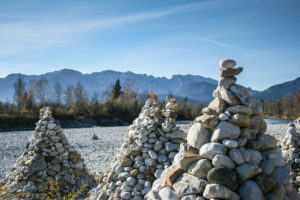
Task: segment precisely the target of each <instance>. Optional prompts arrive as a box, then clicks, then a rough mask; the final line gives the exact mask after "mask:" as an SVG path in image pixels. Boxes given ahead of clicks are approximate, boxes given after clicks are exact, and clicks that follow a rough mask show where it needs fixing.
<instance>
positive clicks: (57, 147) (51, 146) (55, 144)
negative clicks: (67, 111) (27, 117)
mask: <svg viewBox="0 0 300 200" xmlns="http://www.w3.org/2000/svg"><path fill="white" fill-rule="evenodd" d="M50 181H51V182H52V185H54V186H55V187H58V188H59V192H60V193H61V194H62V195H66V194H70V193H71V192H76V191H79V190H80V189H83V188H88V189H89V188H90V187H91V186H92V184H93V183H94V182H95V181H94V178H93V177H92V176H90V175H89V174H88V173H87V169H86V168H85V165H84V162H83V160H82V159H81V155H80V154H79V153H77V152H76V151H75V149H74V147H71V146H70V144H69V143H68V140H67V139H66V137H65V135H64V133H63V130H62V129H61V128H60V126H59V125H57V124H56V123H55V122H54V119H53V118H52V114H51V111H50V108H49V107H44V108H42V109H41V110H40V120H39V121H38V122H37V123H36V128H35V131H34V133H33V138H32V139H31V141H30V142H28V143H27V144H26V149H25V151H24V152H23V154H22V155H21V156H20V157H19V158H18V159H17V161H16V163H15V165H14V166H13V168H12V171H11V172H10V173H9V174H8V175H7V176H6V178H5V179H3V180H2V181H1V183H2V184H4V189H7V192H8V193H17V192H28V193H31V194H32V197H31V198H30V199H36V198H37V199H40V198H45V197H49V191H50V190H51V189H50V188H49V186H50ZM56 184H57V185H56ZM50 193H51V192H50ZM54 197H55V196H53V198H54Z"/></svg>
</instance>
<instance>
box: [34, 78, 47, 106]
mask: <svg viewBox="0 0 300 200" xmlns="http://www.w3.org/2000/svg"><path fill="white" fill-rule="evenodd" d="M47 89H48V80H47V79H45V78H40V79H39V80H38V81H37V82H36V98H37V99H38V100H39V103H40V104H44V103H46V94H47Z"/></svg>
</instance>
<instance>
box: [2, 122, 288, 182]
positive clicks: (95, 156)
mask: <svg viewBox="0 0 300 200" xmlns="http://www.w3.org/2000/svg"><path fill="white" fill-rule="evenodd" d="M181 126H182V128H184V129H186V128H187V126H188V125H187V124H186V123H185V124H181ZM287 127H288V125H287V124H268V131H267V133H268V134H271V135H274V136H275V137H276V138H277V139H279V140H280V139H282V137H283V136H284V134H285V132H286V129H287ZM64 132H65V135H66V136H67V138H68V140H69V142H70V144H71V145H73V146H75V148H76V149H77V150H78V151H79V153H81V155H82V157H83V158H84V160H85V164H86V165H87V167H88V168H89V169H91V170H95V171H96V172H104V171H105V170H106V168H107V167H108V166H109V164H110V161H111V159H112V158H113V155H114V153H115V152H116V150H117V149H118V148H119V147H120V146H121V144H122V142H123V137H124V136H125V135H126V134H128V126H119V127H93V128H76V129H65V130H64ZM94 133H95V134H96V135H97V136H98V137H99V140H92V139H91V138H92V135H93V134H94ZM31 135H32V131H15V132H1V133H0V179H2V178H4V177H5V175H6V174H8V172H9V171H10V169H11V167H12V166H13V165H14V163H15V161H16V159H17V157H18V156H19V155H21V154H22V152H23V151H24V149H25V144H26V143H27V141H28V139H29V138H30V137H31Z"/></svg>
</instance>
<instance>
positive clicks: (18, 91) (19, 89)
mask: <svg viewBox="0 0 300 200" xmlns="http://www.w3.org/2000/svg"><path fill="white" fill-rule="evenodd" d="M14 89H15V95H14V96H15V101H16V104H17V107H18V110H19V111H21V110H22V108H23V106H24V94H25V82H24V80H23V77H22V76H21V75H19V77H18V79H17V81H16V82H14Z"/></svg>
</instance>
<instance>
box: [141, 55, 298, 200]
mask: <svg viewBox="0 0 300 200" xmlns="http://www.w3.org/2000/svg"><path fill="white" fill-rule="evenodd" d="M235 65H236V63H235V61H233V60H222V61H221V62H220V66H221V69H220V74H221V77H220V80H219V83H218V87H217V89H216V90H215V91H214V93H213V96H214V100H213V101H212V102H211V103H210V104H209V105H208V107H206V108H204V109H203V110H202V112H203V115H201V116H200V117H197V118H196V120H195V122H194V124H193V125H192V126H191V128H190V129H189V131H188V135H187V144H186V145H181V146H180V150H179V153H178V154H177V155H176V156H175V158H174V161H173V164H172V166H170V167H169V168H167V169H166V170H164V172H163V173H162V174H161V178H159V179H157V180H155V181H154V183H153V186H152V190H151V191H150V192H149V193H148V194H147V195H146V196H145V199H147V200H179V199H181V200H204V199H210V200H213V199H215V200H216V199H226V200H239V199H242V200H265V199H266V200H271V199H276V200H277V199H281V200H282V199H284V200H288V199H290V200H295V199H298V198H299V197H298V196H297V195H298V194H297V192H296V191H295V189H293V187H292V185H291V183H290V182H289V180H290V174H289V170H288V169H287V168H286V167H285V162H284V159H283V157H282V154H281V149H280V148H279V147H277V140H276V138H275V137H273V136H271V135H268V134H264V133H265V132H266V130H267V125H266V123H265V121H264V119H263V118H262V117H261V116H260V115H261V114H262V105H261V103H260V101H259V100H257V99H254V98H252V97H251V96H250V92H249V91H248V90H247V89H246V88H244V87H243V86H241V85H238V84H236V78H235V76H236V75H238V74H240V73H241V72H242V70H243V68H241V67H238V68H235Z"/></svg>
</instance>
